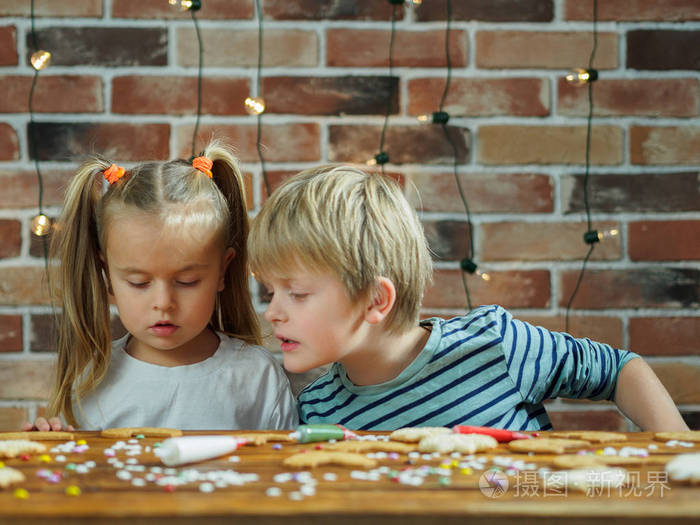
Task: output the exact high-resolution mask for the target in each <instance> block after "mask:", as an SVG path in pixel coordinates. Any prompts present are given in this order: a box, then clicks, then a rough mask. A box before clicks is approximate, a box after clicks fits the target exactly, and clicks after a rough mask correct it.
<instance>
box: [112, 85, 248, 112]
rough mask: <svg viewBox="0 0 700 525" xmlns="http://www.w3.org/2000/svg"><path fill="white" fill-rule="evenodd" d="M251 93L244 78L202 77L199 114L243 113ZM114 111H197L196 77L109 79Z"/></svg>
mask: <svg viewBox="0 0 700 525" xmlns="http://www.w3.org/2000/svg"><path fill="white" fill-rule="evenodd" d="M249 94H250V82H249V80H248V79H246V78H228V77H204V78H203V79H202V114H205V115H206V114H210V115H245V114H246V111H245V107H244V104H243V101H244V100H245V98H246V97H247V96H248V95H249ZM112 111H113V112H114V113H133V114H167V115H191V114H196V113H197V79H196V78H194V77H174V76H125V77H117V78H115V79H114V80H113V83H112Z"/></svg>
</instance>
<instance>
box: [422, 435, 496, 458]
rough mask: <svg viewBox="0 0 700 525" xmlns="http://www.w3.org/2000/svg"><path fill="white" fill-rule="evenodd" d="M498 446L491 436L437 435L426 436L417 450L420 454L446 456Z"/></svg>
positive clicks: (471, 452) (470, 452)
mask: <svg viewBox="0 0 700 525" xmlns="http://www.w3.org/2000/svg"><path fill="white" fill-rule="evenodd" d="M497 446H498V441H496V440H495V439H494V438H492V437H491V436H485V435H482V434H437V435H433V436H427V437H424V438H423V439H421V440H420V443H418V450H420V451H421V452H437V453H439V454H448V453H450V452H461V453H462V454H474V453H476V452H483V451H484V450H490V449H492V448H496V447H497Z"/></svg>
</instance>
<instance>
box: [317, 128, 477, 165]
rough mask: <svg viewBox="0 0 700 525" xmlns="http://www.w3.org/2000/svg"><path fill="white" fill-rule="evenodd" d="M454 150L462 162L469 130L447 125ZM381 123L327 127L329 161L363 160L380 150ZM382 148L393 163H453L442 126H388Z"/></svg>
mask: <svg viewBox="0 0 700 525" xmlns="http://www.w3.org/2000/svg"><path fill="white" fill-rule="evenodd" d="M447 132H448V133H449V134H450V137H451V139H452V142H453V143H454V145H455V148H456V150H457V162H458V163H459V164H464V163H466V162H467V160H468V157H469V130H468V129H466V128H461V127H459V128H458V127H453V126H448V127H447ZM381 133H382V126H363V125H346V126H343V125H340V126H335V125H331V126H330V129H329V144H330V151H329V153H328V158H329V160H331V161H333V162H360V163H362V162H366V161H367V160H368V159H371V158H373V157H374V156H375V155H376V154H377V153H379V142H380V137H381ZM384 151H385V152H386V153H388V154H389V159H390V162H391V163H392V164H405V163H409V164H415V163H420V164H427V163H431V164H452V162H453V160H454V151H453V149H452V147H451V146H450V143H449V142H448V141H447V139H446V138H445V134H444V132H443V130H442V127H441V126H424V125H414V126H404V125H396V124H394V125H389V126H388V127H387V130H386V135H385V141H384Z"/></svg>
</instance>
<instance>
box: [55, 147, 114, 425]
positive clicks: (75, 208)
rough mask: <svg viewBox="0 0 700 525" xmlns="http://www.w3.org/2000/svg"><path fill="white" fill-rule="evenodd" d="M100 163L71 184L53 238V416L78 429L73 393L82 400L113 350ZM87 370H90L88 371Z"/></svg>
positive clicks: (90, 165) (103, 164) (81, 172)
mask: <svg viewBox="0 0 700 525" xmlns="http://www.w3.org/2000/svg"><path fill="white" fill-rule="evenodd" d="M109 166H110V164H109V163H107V162H105V161H102V160H101V159H91V160H89V161H87V162H85V163H84V164H83V165H82V166H81V167H80V169H79V170H78V172H77V173H76V175H75V176H74V177H73V179H72V180H71V182H70V184H69V186H68V189H67V190H66V196H65V201H64V206H63V211H62V213H61V216H60V218H59V220H58V223H57V227H56V230H55V232H54V235H53V238H52V240H51V247H50V256H51V259H52V260H53V261H54V262H55V263H57V264H54V265H53V266H52V267H51V273H50V279H49V288H50V291H51V297H52V302H53V304H54V307H60V308H61V311H60V313H59V314H58V315H60V316H61V317H62V318H61V320H60V322H57V323H56V324H57V326H58V330H57V331H58V334H57V335H58V342H57V349H58V362H57V375H56V382H55V385H54V390H53V393H52V395H51V398H50V402H49V406H48V415H49V416H54V415H56V416H58V415H60V414H62V415H63V416H64V417H65V419H66V421H67V422H68V423H69V424H72V425H76V419H75V415H74V413H73V395H74V394H75V396H76V398H77V399H78V400H79V399H80V398H81V397H83V396H84V395H85V394H86V393H87V392H89V391H90V390H91V389H92V388H94V386H95V385H96V384H97V383H99V381H100V380H101V379H102V377H103V376H104V374H105V372H106V370H107V366H108V364H109V358H110V352H111V334H110V327H109V317H110V316H109V298H108V295H107V285H106V282H105V278H104V276H103V270H102V267H103V265H102V260H101V257H100V253H101V249H100V239H99V235H100V232H98V227H97V225H98V221H97V215H98V213H99V209H98V207H99V203H100V199H101V196H102V184H103V181H104V176H103V172H104V170H106V169H107V168H108V167H109ZM88 368H89V370H88Z"/></svg>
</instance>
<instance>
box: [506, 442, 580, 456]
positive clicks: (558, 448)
mask: <svg viewBox="0 0 700 525" xmlns="http://www.w3.org/2000/svg"><path fill="white" fill-rule="evenodd" d="M588 445H590V443H589V442H588V441H583V440H580V439H558V438H534V439H518V440H516V441H511V442H510V443H508V448H510V450H512V451H513V452H536V453H540V454H564V453H565V452H566V451H567V450H572V449H578V448H583V447H587V446H588Z"/></svg>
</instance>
